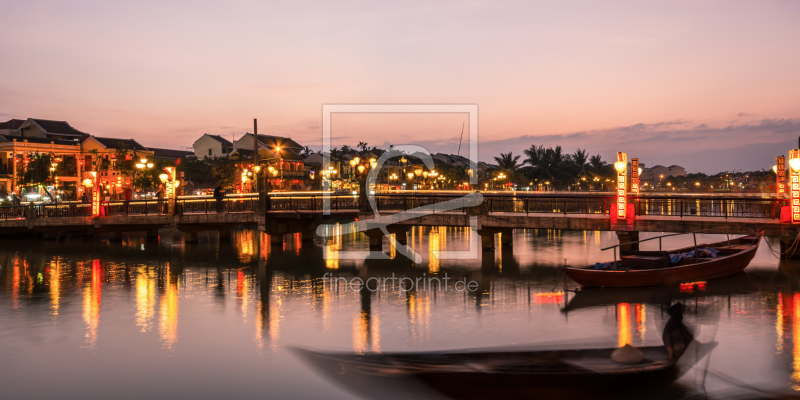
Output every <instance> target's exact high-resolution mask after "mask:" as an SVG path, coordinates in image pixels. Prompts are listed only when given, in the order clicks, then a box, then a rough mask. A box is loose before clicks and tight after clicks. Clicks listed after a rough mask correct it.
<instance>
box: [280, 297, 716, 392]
mask: <svg viewBox="0 0 800 400" xmlns="http://www.w3.org/2000/svg"><path fill="white" fill-rule="evenodd" d="M678 306H679V307H678ZM675 309H678V313H676V314H671V315H672V317H671V319H670V322H668V323H667V326H666V327H665V333H664V345H663V346H647V347H637V348H635V350H634V348H633V347H630V346H626V347H624V348H618V347H613V348H583V349H581V348H578V349H559V350H541V349H524V348H514V349H511V348H495V349H472V350H455V351H444V352H421V353H385V354H381V353H365V354H357V353H328V352H318V351H312V350H307V349H299V348H293V350H294V351H295V353H296V354H297V355H298V356H300V357H301V358H302V359H304V360H305V361H307V362H308V363H309V364H310V365H311V366H313V367H314V368H316V369H317V370H318V371H319V372H321V373H322V374H323V375H325V376H326V377H328V378H329V379H331V380H333V381H334V382H335V383H337V384H339V385H341V386H343V387H344V388H346V389H349V390H351V391H353V392H355V393H357V394H359V395H361V396H362V397H366V398H379V399H387V398H445V397H442V396H446V398H456V399H486V398H531V399H551V398H554V397H555V398H595V399H596V398H614V399H618V398H619V396H620V395H621V394H626V393H635V392H640V391H649V392H653V391H657V390H659V389H661V388H663V387H664V386H665V385H667V384H669V383H671V382H673V381H674V380H675V379H677V378H678V377H679V376H680V375H681V373H682V372H685V371H686V370H688V369H689V368H691V366H693V365H694V364H695V363H697V361H699V360H700V359H701V358H702V357H704V356H705V355H706V354H708V352H709V351H710V350H711V349H713V348H714V347H715V346H716V343H715V342H712V343H700V342H698V341H696V340H694V339H693V337H692V335H691V333H688V331H686V328H685V327H683V325H682V323H681V320H682V315H683V305H682V304H676V305H675V306H673V307H671V308H670V311H672V310H675ZM622 350H626V351H631V352H633V353H634V354H636V357H633V358H630V357H629V356H628V355H625V356H622V357H621V356H620V354H622V352H621V351H622Z"/></svg>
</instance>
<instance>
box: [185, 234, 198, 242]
mask: <svg viewBox="0 0 800 400" xmlns="http://www.w3.org/2000/svg"><path fill="white" fill-rule="evenodd" d="M183 241H184V242H185V243H196V242H197V231H191V232H183Z"/></svg>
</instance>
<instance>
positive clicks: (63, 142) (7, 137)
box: [0, 135, 80, 146]
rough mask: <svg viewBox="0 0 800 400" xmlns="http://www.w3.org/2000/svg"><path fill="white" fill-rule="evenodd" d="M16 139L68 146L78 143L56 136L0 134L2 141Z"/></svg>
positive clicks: (18, 140) (77, 143)
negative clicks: (40, 136) (38, 136)
mask: <svg viewBox="0 0 800 400" xmlns="http://www.w3.org/2000/svg"><path fill="white" fill-rule="evenodd" d="M15 139H16V141H17V142H20V143H22V142H28V143H41V144H61V145H70V146H77V145H79V144H80V142H79V141H78V140H68V139H57V138H37V137H20V136H13V135H0V140H1V141H3V142H13V141H14V140H15Z"/></svg>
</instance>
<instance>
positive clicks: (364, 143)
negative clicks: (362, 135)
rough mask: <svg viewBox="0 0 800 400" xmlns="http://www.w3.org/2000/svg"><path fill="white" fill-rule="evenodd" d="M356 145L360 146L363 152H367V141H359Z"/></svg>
mask: <svg viewBox="0 0 800 400" xmlns="http://www.w3.org/2000/svg"><path fill="white" fill-rule="evenodd" d="M356 147H358V148H360V149H361V152H362V153H366V152H367V142H358V146H356Z"/></svg>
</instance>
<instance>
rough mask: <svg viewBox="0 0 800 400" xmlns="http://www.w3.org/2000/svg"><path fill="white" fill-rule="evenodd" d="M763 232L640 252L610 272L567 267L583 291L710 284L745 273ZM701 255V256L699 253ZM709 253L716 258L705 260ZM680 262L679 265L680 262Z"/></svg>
mask: <svg viewBox="0 0 800 400" xmlns="http://www.w3.org/2000/svg"><path fill="white" fill-rule="evenodd" d="M762 234H763V231H759V232H758V233H756V234H754V235H748V236H744V237H740V238H735V239H730V240H725V241H721V242H717V243H710V244H701V245H697V246H692V247H686V248H681V249H675V250H671V251H668V252H661V251H639V252H633V253H632V254H630V255H625V256H622V257H621V258H620V260H619V261H617V260H614V261H613V262H612V263H607V264H605V265H607V266H609V267H607V268H606V269H603V268H597V264H596V265H595V266H586V267H569V266H567V267H563V268H562V269H563V270H564V273H565V274H566V275H567V276H569V277H570V278H572V280H574V281H575V282H577V283H578V284H580V285H581V286H583V287H631V286H656V285H668V284H678V283H686V282H696V281H706V280H709V279H714V278H721V277H724V276H729V275H734V274H738V273H740V272H742V271H743V270H744V269H745V268H747V266H748V265H750V261H752V260H753V257H755V255H756V251H757V250H758V245H759V243H760V242H761V236H762ZM695 252H697V254H696V253H695ZM701 252H705V253H708V254H711V255H713V257H701V256H700V253H701ZM676 261H677V262H676Z"/></svg>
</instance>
